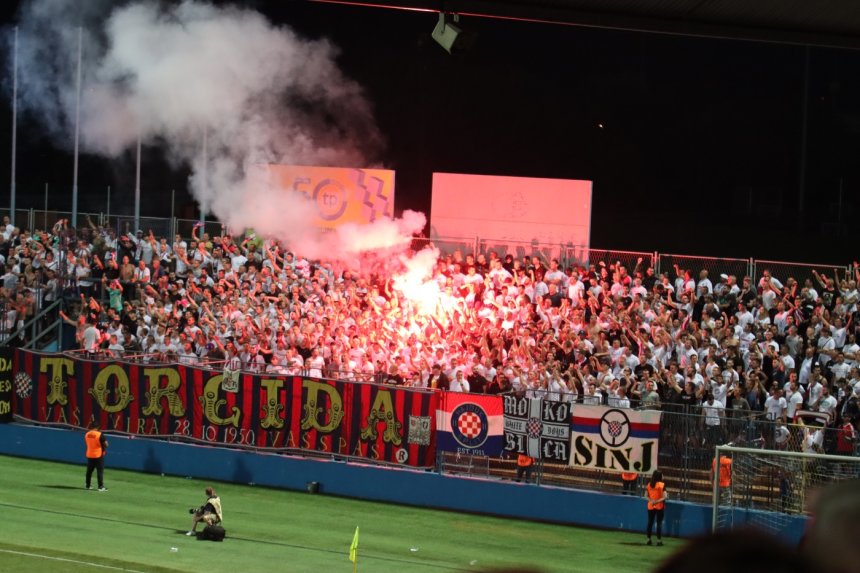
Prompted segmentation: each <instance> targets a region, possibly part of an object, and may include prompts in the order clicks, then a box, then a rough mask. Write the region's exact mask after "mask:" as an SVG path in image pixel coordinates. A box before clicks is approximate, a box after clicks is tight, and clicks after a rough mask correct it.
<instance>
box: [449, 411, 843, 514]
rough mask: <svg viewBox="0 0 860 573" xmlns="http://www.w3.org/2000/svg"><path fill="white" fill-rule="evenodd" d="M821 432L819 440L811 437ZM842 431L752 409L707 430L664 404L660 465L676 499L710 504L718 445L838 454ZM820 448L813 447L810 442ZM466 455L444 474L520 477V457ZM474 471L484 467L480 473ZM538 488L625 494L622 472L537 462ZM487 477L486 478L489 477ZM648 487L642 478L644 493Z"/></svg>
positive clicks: (453, 459) (698, 417) (697, 414)
mask: <svg viewBox="0 0 860 573" xmlns="http://www.w3.org/2000/svg"><path fill="white" fill-rule="evenodd" d="M815 432H820V435H819V436H818V437H817V439H811V438H810V433H815ZM837 435H838V429H836V428H833V427H820V426H806V425H803V424H781V423H779V422H774V421H771V420H767V419H765V418H764V417H763V415H762V414H761V413H752V414H750V413H749V412H748V411H747V412H746V413H745V414H744V415H742V416H736V415H734V413H733V412H732V411H731V410H728V411H727V412H726V416H725V417H724V418H723V419H722V420H721V422H720V423H719V424H718V425H716V426H708V425H706V423H705V416H703V415H702V413H701V411H700V409H699V408H698V407H683V406H678V405H674V404H669V405H664V406H663V413H662V417H661V420H660V448H659V452H658V457H659V461H658V465H659V468H660V470H661V471H662V472H663V475H664V478H665V481H666V482H667V484H668V485H669V487H670V488H671V490H672V496H673V498H674V499H679V500H682V501H698V502H703V503H707V502H708V501H709V500H710V497H711V493H712V484H711V475H710V472H711V462H712V460H713V457H714V449H715V448H716V446H718V445H726V444H731V445H735V446H739V447H746V448H753V449H760V450H777V451H789V452H804V451H810V452H815V453H835V448H836V443H837ZM813 443H814V444H815V445H810V444H813ZM471 458H472V457H470V456H464V455H462V454H456V455H454V454H450V455H449V454H444V453H440V456H439V467H438V468H437V469H438V470H439V471H442V472H448V473H458V474H468V475H474V476H480V477H489V478H491V479H515V478H516V462H515V456H507V455H504V454H503V455H502V456H501V457H498V458H487V457H485V456H476V457H475V458H477V459H471ZM474 468H480V469H479V470H478V471H475V470H474ZM534 473H535V476H534V481H536V482H537V483H538V484H543V485H552V486H558V487H572V488H577V489H586V490H591V491H601V492H605V493H622V492H623V482H622V480H621V476H620V474H618V473H616V472H609V471H605V470H599V469H593V468H580V467H571V466H566V465H562V464H555V463H538V464H537V467H536V468H535V470H534ZM484 474H486V476H485V475H484ZM643 486H644V483H643V482H642V480H641V479H638V480H637V487H638V488H639V493H641V488H642V487H643Z"/></svg>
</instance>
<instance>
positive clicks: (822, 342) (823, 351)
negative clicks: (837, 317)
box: [818, 327, 836, 366]
mask: <svg viewBox="0 0 860 573" xmlns="http://www.w3.org/2000/svg"><path fill="white" fill-rule="evenodd" d="M835 349H836V341H835V340H834V339H833V337H832V336H831V332H830V329H829V328H827V327H825V328H822V329H821V336H820V337H819V338H818V361H819V362H820V363H821V366H827V363H828V362H830V360H831V356H830V353H831V352H832V351H833V350H835Z"/></svg>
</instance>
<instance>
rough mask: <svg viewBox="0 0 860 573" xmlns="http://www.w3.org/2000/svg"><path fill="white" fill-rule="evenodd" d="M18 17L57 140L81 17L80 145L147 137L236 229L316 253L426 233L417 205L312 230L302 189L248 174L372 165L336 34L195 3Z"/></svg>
mask: <svg viewBox="0 0 860 573" xmlns="http://www.w3.org/2000/svg"><path fill="white" fill-rule="evenodd" d="M19 16H20V21H19V28H20V31H19V34H20V35H19V47H20V53H19V85H20V92H19V93H20V101H21V105H22V108H25V109H28V110H29V111H30V112H33V113H34V114H35V115H36V116H37V117H38V118H40V119H41V121H42V123H43V124H44V126H45V128H46V130H47V131H48V133H50V134H51V135H52V136H53V137H54V139H55V140H57V141H58V142H66V143H67V144H69V146H70V144H71V142H72V135H71V134H73V130H74V114H75V102H76V98H75V59H76V56H77V34H78V26H81V27H82V28H83V33H84V49H83V53H84V79H83V86H84V93H83V97H82V100H81V124H80V126H81V145H82V149H84V150H86V151H89V152H92V153H97V154H102V155H105V156H110V157H114V156H118V155H119V154H121V153H123V152H124V151H126V150H128V149H129V148H132V147H133V146H135V145H136V143H137V140H138V138H139V137H140V138H141V139H142V141H143V142H144V144H152V145H155V146H158V147H161V148H163V149H164V150H165V153H166V154H167V156H168V158H169V159H170V160H171V161H172V162H173V163H174V164H175V165H177V166H178V165H183V164H187V165H190V166H191V167H192V176H191V178H190V182H189V183H190V186H191V189H192V191H193V193H194V196H195V197H196V198H197V200H198V201H199V202H200V204H201V206H202V207H203V208H204V209H205V210H206V211H208V212H211V213H214V214H215V215H216V216H217V217H218V218H219V219H220V220H221V221H222V222H224V223H226V224H227V225H228V226H229V227H230V228H231V229H243V228H254V229H255V230H256V231H257V232H258V233H260V234H263V235H268V236H274V237H277V238H279V239H282V240H283V241H285V242H286V243H287V244H288V245H289V246H290V247H291V248H294V249H296V250H298V251H299V252H301V253H302V254H305V255H306V256H309V257H314V258H316V257H321V256H325V257H327V258H344V259H350V258H353V257H354V256H355V254H356V253H357V252H358V251H361V250H365V249H388V248H392V247H394V246H396V245H400V246H403V245H405V244H406V243H407V242H408V237H409V236H410V235H411V233H413V232H415V231H418V230H420V229H421V228H423V226H424V222H425V221H424V216H423V215H421V214H409V215H408V216H406V217H404V218H403V219H402V220H397V221H386V220H382V221H379V222H378V223H377V224H374V225H372V226H370V227H361V228H355V227H346V228H344V229H341V230H339V231H338V232H336V233H331V234H328V235H326V236H324V237H322V238H318V237H317V234H316V232H315V229H314V228H313V226H312V222H313V220H314V214H315V207H314V206H313V205H311V204H310V202H309V201H308V200H307V199H306V198H304V197H303V196H301V195H299V194H294V193H289V192H284V191H283V190H280V189H277V188H274V189H273V188H272V186H271V185H270V184H269V182H268V181H266V180H265V179H264V178H261V177H259V176H254V175H253V173H254V172H255V169H254V166H257V165H260V164H267V163H282V164H291V165H331V166H349V167H364V166H367V164H368V163H369V162H372V161H373V158H374V156H375V155H376V154H377V153H378V152H379V150H380V149H381V148H382V137H381V134H380V133H379V131H378V129H377V128H376V126H375V123H374V118H373V113H372V108H371V105H370V103H369V102H368V100H367V98H366V97H365V96H364V94H363V92H362V90H361V87H360V86H359V85H358V84H356V83H355V82H354V81H352V80H350V79H349V78H347V77H345V76H344V74H343V73H342V72H341V71H340V70H339V69H338V67H337V63H336V60H337V57H338V50H337V48H336V47H335V46H334V45H333V44H331V42H329V41H327V40H324V39H323V40H309V39H306V38H302V37H300V36H299V35H298V34H296V33H295V32H294V31H293V30H291V29H290V28H288V27H286V26H277V25H274V24H272V23H270V22H269V21H267V20H266V19H265V18H264V17H263V16H262V15H261V14H259V13H256V12H253V11H250V10H246V9H242V8H238V7H229V6H228V7H223V6H218V7H216V6H213V5H210V4H204V3H200V2H196V1H184V2H181V3H179V4H173V5H170V4H165V3H163V2H119V3H117V2H110V1H107V0H86V1H85V2H82V1H80V0H34V1H31V2H27V3H25V4H24V5H23V6H22V8H21V10H20V14H19ZM204 134H205V135H204ZM204 136H205V138H206V146H207V153H206V160H205V162H204V156H203V153H202V147H203V140H204ZM256 171H259V170H256Z"/></svg>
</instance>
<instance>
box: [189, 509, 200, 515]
mask: <svg viewBox="0 0 860 573" xmlns="http://www.w3.org/2000/svg"><path fill="white" fill-rule="evenodd" d="M199 512H200V508H199V507H192V508H189V510H188V513H190V514H192V515H193V514H195V513H199Z"/></svg>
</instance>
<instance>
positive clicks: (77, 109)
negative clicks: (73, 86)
mask: <svg viewBox="0 0 860 573" xmlns="http://www.w3.org/2000/svg"><path fill="white" fill-rule="evenodd" d="M83 43H84V29H83V28H82V27H79V28H78V80H77V101H76V102H75V170H74V180H73V181H72V227H75V228H77V226H78V145H79V141H80V134H81V57H82V55H83Z"/></svg>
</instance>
